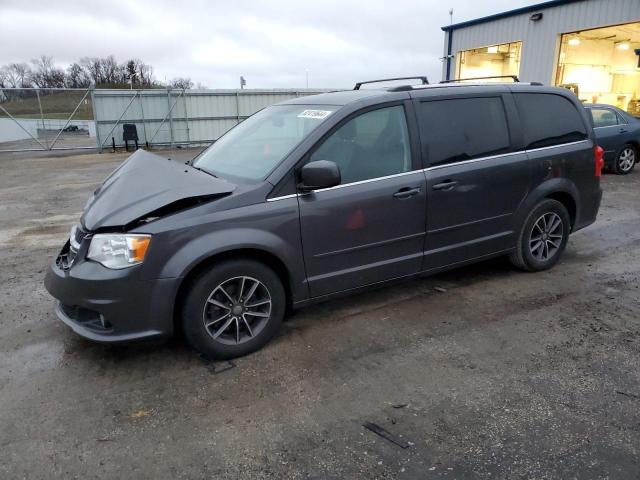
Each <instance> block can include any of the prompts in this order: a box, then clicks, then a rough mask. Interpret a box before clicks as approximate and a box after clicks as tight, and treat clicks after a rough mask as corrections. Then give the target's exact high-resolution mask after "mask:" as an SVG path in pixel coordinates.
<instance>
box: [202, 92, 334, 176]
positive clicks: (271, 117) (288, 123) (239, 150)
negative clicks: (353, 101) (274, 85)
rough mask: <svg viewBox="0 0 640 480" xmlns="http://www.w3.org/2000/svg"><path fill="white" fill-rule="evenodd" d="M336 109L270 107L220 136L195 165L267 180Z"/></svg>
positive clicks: (204, 168)
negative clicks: (272, 171) (270, 173)
mask: <svg viewBox="0 0 640 480" xmlns="http://www.w3.org/2000/svg"><path fill="white" fill-rule="evenodd" d="M337 109H338V107H337V106H334V105H274V106H271V107H267V108H265V109H264V110H261V111H260V112H258V113H256V114H255V115H253V116H251V117H249V118H247V119H246V120H245V121H244V122H242V123H240V124H238V125H237V126H236V127H234V128H233V129H232V130H230V131H229V132H228V133H226V134H225V135H224V136H222V137H221V138H220V139H218V140H217V141H216V142H215V143H214V144H213V145H211V146H210V147H209V148H208V149H206V150H205V151H204V152H202V154H201V155H200V156H199V157H198V158H196V160H195V161H194V162H193V166H194V167H196V168H200V169H202V170H204V171H206V172H209V173H212V174H213V175H216V176H221V177H225V176H230V177H236V178H240V179H246V180H261V179H264V178H265V177H266V176H267V175H268V174H269V172H271V170H273V169H274V168H275V167H276V166H277V165H278V163H280V162H281V161H282V160H283V159H284V158H285V157H286V156H287V154H288V153H289V152H290V151H291V150H293V148H294V147H295V146H297V145H298V144H299V143H300V142H301V141H302V140H303V139H304V138H305V137H306V136H307V135H309V134H310V133H311V132H312V131H313V130H315V129H316V128H318V126H319V125H320V124H321V123H322V122H324V121H325V120H326V119H327V118H328V117H329V116H330V115H331V114H332V113H333V112H335V111H336V110H337Z"/></svg>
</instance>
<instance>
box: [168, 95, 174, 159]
mask: <svg viewBox="0 0 640 480" xmlns="http://www.w3.org/2000/svg"><path fill="white" fill-rule="evenodd" d="M167 108H168V109H169V135H170V136H171V144H170V145H171V148H173V114H172V113H171V111H172V110H173V108H172V107H171V90H170V89H169V88H167Z"/></svg>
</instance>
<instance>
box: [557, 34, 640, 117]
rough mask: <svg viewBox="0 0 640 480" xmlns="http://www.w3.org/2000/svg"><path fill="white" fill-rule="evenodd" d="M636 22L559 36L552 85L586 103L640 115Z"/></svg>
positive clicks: (639, 39) (639, 38)
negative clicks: (558, 49)
mask: <svg viewBox="0 0 640 480" xmlns="http://www.w3.org/2000/svg"><path fill="white" fill-rule="evenodd" d="M638 48H640V22H635V23H627V24H624V25H616V26H612V27H604V28H595V29H592V30H582V31H580V32H574V33H567V34H564V35H562V36H561V39H560V55H559V58H558V65H557V68H556V79H555V83H556V85H559V86H563V87H566V88H569V89H571V90H573V91H574V92H575V93H576V95H578V97H579V98H580V100H582V101H583V102H586V103H606V104H609V105H615V106H616V107H618V108H621V109H622V110H626V111H627V112H629V113H631V114H632V115H640V69H639V68H638V56H637V55H636V54H635V50H636V49H638Z"/></svg>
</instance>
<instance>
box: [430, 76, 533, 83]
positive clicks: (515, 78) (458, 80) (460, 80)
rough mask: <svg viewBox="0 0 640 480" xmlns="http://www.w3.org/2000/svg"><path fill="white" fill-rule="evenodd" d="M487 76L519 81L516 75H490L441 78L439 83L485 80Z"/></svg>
mask: <svg viewBox="0 0 640 480" xmlns="http://www.w3.org/2000/svg"><path fill="white" fill-rule="evenodd" d="M488 78H510V79H511V80H513V82H514V83H520V79H519V78H518V76H517V75H493V76H491V77H471V78H456V79H455V80H442V81H440V83H456V82H466V81H467V80H486V79H488Z"/></svg>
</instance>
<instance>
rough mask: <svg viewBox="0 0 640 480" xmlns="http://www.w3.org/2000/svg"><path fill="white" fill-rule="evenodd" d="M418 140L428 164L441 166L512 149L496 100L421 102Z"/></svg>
mask: <svg viewBox="0 0 640 480" xmlns="http://www.w3.org/2000/svg"><path fill="white" fill-rule="evenodd" d="M418 117H419V120H420V137H421V140H422V142H423V148H424V151H425V154H426V157H427V160H428V162H429V165H432V166H433V165H444V164H447V163H453V162H460V161H464V160H470V159H473V158H479V157H486V156H490V155H498V154H500V153H506V152H509V151H510V150H511V146H510V141H509V130H508V128H507V119H506V117H505V113H504V107H503V105H502V99H500V98H499V97H483V98H457V99H450V100H435V101H429V102H422V103H420V106H419V108H418Z"/></svg>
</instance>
